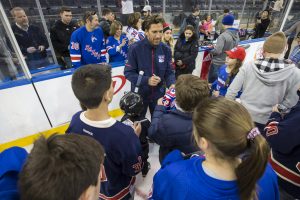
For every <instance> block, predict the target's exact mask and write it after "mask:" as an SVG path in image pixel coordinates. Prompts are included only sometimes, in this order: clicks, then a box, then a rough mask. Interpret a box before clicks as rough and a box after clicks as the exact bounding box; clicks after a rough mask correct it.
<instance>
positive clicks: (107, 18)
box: [99, 8, 114, 39]
mask: <svg viewBox="0 0 300 200" xmlns="http://www.w3.org/2000/svg"><path fill="white" fill-rule="evenodd" d="M113 21H114V14H113V12H112V11H111V10H110V9H109V8H104V9H103V10H102V18H101V19H100V21H99V26H100V27H101V28H102V31H103V34H104V37H105V39H106V38H107V37H108V36H109V32H110V25H111V23H112V22H113Z"/></svg>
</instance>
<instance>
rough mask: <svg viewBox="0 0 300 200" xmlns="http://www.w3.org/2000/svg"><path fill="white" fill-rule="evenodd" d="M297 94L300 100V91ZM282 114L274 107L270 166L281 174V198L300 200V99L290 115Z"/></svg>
mask: <svg viewBox="0 0 300 200" xmlns="http://www.w3.org/2000/svg"><path fill="white" fill-rule="evenodd" d="M297 93H298V96H299V98H300V88H299V89H298V91H297ZM281 112H282V111H281V110H280V109H279V108H278V105H276V106H274V107H273V110H272V114H271V117H270V119H269V122H268V123H267V126H266V128H265V136H266V139H267V141H268V143H269V145H270V146H271V148H272V152H271V156H270V163H271V165H272V166H273V168H274V170H275V171H276V172H277V174H278V175H279V176H278V184H279V186H280V189H281V191H280V196H281V198H280V199H300V164H299V162H300V135H299V133H300V125H299V122H300V99H299V100H298V103H297V104H296V105H295V106H294V107H292V109H291V110H290V112H289V113H287V114H285V115H283V116H282V114H281Z"/></svg>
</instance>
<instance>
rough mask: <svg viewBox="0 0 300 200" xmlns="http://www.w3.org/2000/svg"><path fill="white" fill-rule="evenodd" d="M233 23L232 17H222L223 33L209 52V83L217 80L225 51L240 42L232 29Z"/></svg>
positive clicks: (236, 33)
mask: <svg viewBox="0 0 300 200" xmlns="http://www.w3.org/2000/svg"><path fill="white" fill-rule="evenodd" d="M233 23H234V17H233V15H225V16H224V18H223V20H222V24H223V25H224V28H225V31H224V32H223V33H222V34H221V35H220V36H219V37H218V40H217V44H216V46H215V48H214V49H213V50H211V51H210V53H211V54H212V55H213V58H212V62H211V65H210V69H209V73H208V82H209V83H212V82H214V81H215V80H216V79H217V78H218V72H219V69H220V67H221V66H222V65H224V64H225V60H226V53H225V51H229V50H231V49H233V47H235V46H237V45H238V43H239V41H240V38H239V34H238V29H236V28H233V27H232V25H233Z"/></svg>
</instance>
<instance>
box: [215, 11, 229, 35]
mask: <svg viewBox="0 0 300 200" xmlns="http://www.w3.org/2000/svg"><path fill="white" fill-rule="evenodd" d="M226 15H229V9H227V8H226V9H224V13H223V14H222V15H220V16H219V17H218V19H217V21H216V24H215V27H216V38H217V37H219V35H220V34H221V33H223V32H224V31H225V28H224V26H223V24H222V21H223V18H224V17H225V16H226Z"/></svg>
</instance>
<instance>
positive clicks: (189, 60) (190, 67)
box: [174, 25, 198, 78]
mask: <svg viewBox="0 0 300 200" xmlns="http://www.w3.org/2000/svg"><path fill="white" fill-rule="evenodd" d="M197 55H198V37H197V35H196V33H195V29H194V27H193V26H191V25H187V26H186V27H185V30H184V32H183V33H182V34H181V35H180V36H179V38H178V40H177V42H176V45H175V49H174V61H175V66H176V67H175V77H176V78H177V77H178V76H179V75H181V74H191V73H192V72H193V71H194V69H195V63H196V57H197Z"/></svg>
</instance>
